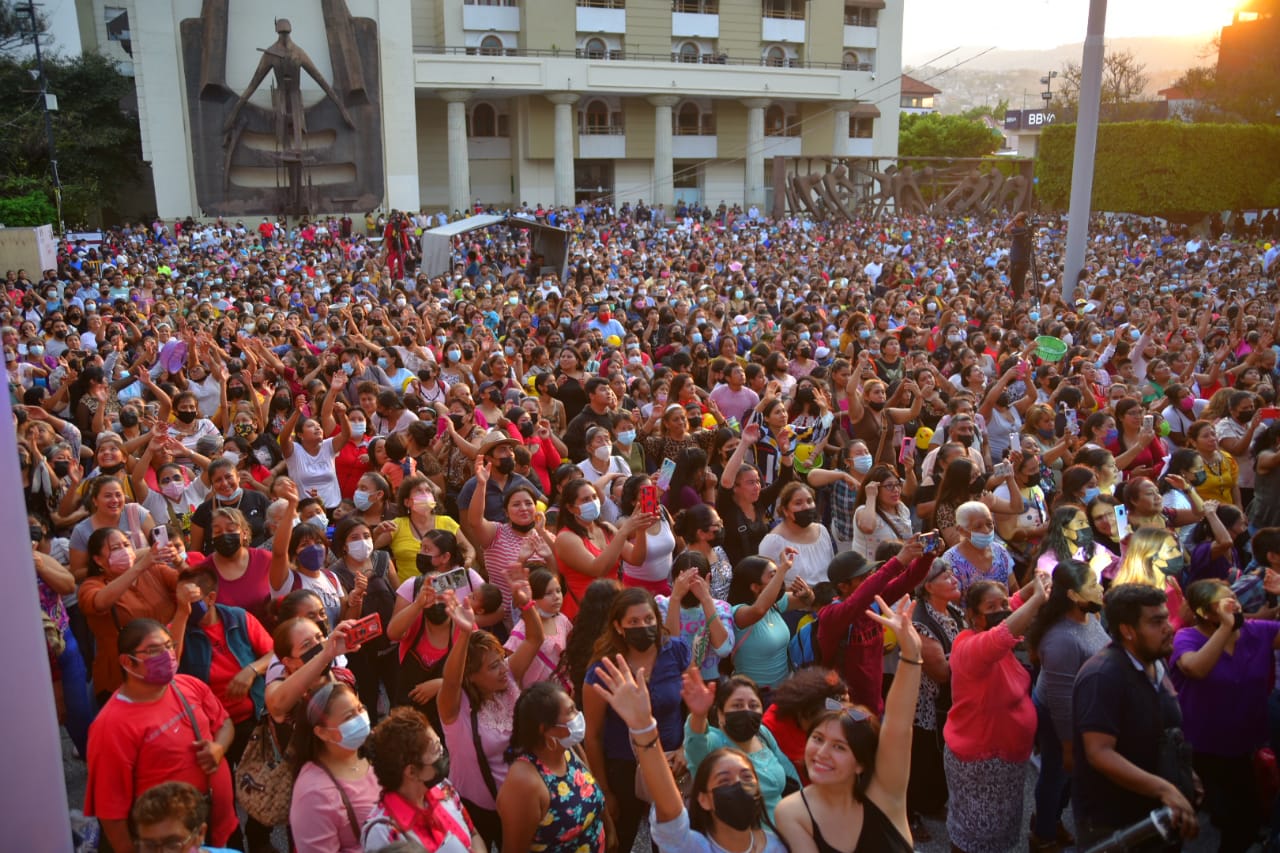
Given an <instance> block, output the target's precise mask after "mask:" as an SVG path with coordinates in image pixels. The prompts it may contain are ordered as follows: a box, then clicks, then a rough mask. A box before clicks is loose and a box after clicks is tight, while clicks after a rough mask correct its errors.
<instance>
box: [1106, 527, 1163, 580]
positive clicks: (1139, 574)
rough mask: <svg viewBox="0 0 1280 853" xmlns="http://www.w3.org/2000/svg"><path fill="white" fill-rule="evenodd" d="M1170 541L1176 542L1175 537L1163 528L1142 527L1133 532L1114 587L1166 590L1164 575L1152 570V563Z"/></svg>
mask: <svg viewBox="0 0 1280 853" xmlns="http://www.w3.org/2000/svg"><path fill="white" fill-rule="evenodd" d="M1170 541H1176V539H1175V537H1174V535H1173V534H1172V533H1170V532H1169V531H1168V530H1167V529H1164V528H1161V527H1142V528H1139V529H1137V530H1135V531H1133V533H1132V534H1131V535H1130V536H1129V544H1128V548H1127V550H1126V551H1125V553H1124V558H1123V559H1122V560H1121V561H1120V568H1119V569H1118V570H1117V571H1116V578H1115V580H1114V581H1112V585H1113V586H1118V585H1120V584H1122V583H1139V584H1142V585H1143V586H1152V587H1155V588H1156V589H1164V587H1165V578H1164V575H1162V574H1161V573H1160V572H1158V571H1157V570H1155V569H1153V568H1151V562H1152V561H1153V560H1154V559H1155V558H1156V555H1157V554H1159V553H1160V549H1161V548H1163V547H1164V546H1165V545H1166V544H1167V543H1169V542H1170Z"/></svg>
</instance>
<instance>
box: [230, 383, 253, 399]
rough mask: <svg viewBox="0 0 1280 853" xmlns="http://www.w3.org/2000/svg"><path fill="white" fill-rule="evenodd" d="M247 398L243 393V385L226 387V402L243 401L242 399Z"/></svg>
mask: <svg viewBox="0 0 1280 853" xmlns="http://www.w3.org/2000/svg"><path fill="white" fill-rule="evenodd" d="M247 396H248V394H246V393H245V388H244V386H243V385H230V386H227V399H228V400H243V399H245V398H246V397H247Z"/></svg>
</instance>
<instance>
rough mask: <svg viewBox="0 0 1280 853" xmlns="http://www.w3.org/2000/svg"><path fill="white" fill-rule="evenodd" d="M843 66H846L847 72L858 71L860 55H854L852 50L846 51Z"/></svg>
mask: <svg viewBox="0 0 1280 853" xmlns="http://www.w3.org/2000/svg"><path fill="white" fill-rule="evenodd" d="M842 64H843V65H844V70H845V71H857V70H858V54H856V53H854V52H853V51H852V50H846V51H845V52H844V62H843V63H842Z"/></svg>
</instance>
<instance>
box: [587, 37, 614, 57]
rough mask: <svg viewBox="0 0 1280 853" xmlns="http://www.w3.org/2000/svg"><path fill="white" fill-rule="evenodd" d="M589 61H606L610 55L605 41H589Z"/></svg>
mask: <svg viewBox="0 0 1280 853" xmlns="http://www.w3.org/2000/svg"><path fill="white" fill-rule="evenodd" d="M586 54H587V59H604V58H605V57H606V56H608V55H609V47H608V45H606V44H605V43H604V40H603V39H587V46H586Z"/></svg>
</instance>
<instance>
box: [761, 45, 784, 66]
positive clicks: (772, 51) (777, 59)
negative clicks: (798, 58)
mask: <svg viewBox="0 0 1280 853" xmlns="http://www.w3.org/2000/svg"><path fill="white" fill-rule="evenodd" d="M764 63H765V65H769V66H772V67H774V68H781V67H782V66H784V65H786V64H787V52H786V51H785V50H783V49H782V48H780V47H778V46H777V45H774V46H773V47H771V48H769V49H768V50H767V51H766V52H765V54H764Z"/></svg>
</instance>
